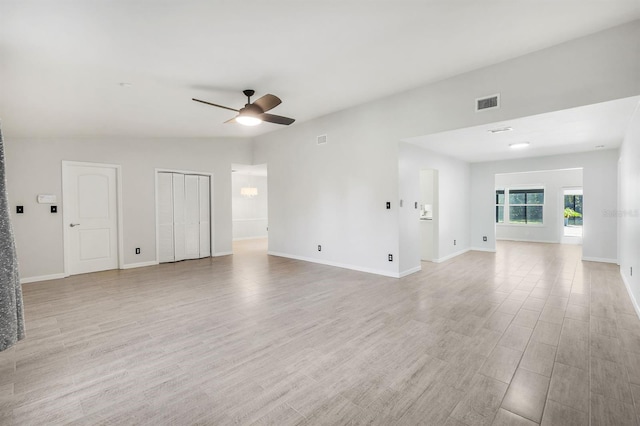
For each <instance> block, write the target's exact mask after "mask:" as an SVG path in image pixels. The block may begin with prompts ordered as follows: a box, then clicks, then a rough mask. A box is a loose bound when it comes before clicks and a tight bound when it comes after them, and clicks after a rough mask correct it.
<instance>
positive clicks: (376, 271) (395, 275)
mask: <svg viewBox="0 0 640 426" xmlns="http://www.w3.org/2000/svg"><path fill="white" fill-rule="evenodd" d="M267 254H269V255H271V256H278V257H286V258H288V259H295V260H303V261H305V262H311V263H319V264H321V265H327V266H335V267H336V268H344V269H351V270H353V271H359V272H368V273H370V274H376V275H383V276H385V277H392V278H400V274H399V273H397V272H389V271H383V270H380V269H372V268H363V267H361V266H357V265H348V264H345V263H337V262H330V261H327V260H322V259H314V258H312V257H304V256H296V255H293V254H288V253H280V252H276V251H269V252H267Z"/></svg>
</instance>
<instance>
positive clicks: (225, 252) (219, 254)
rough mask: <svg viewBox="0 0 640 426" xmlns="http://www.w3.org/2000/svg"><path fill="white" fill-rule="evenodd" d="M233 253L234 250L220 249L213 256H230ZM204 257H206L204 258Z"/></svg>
mask: <svg viewBox="0 0 640 426" xmlns="http://www.w3.org/2000/svg"><path fill="white" fill-rule="evenodd" d="M231 254H233V252H232V251H219V252H216V253H214V254H213V256H212V257H218V256H229V255H231ZM203 259H204V258H203Z"/></svg>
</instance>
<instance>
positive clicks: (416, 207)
mask: <svg viewBox="0 0 640 426" xmlns="http://www.w3.org/2000/svg"><path fill="white" fill-rule="evenodd" d="M414 208H415V209H416V210H418V202H417V201H416V204H415V205H414Z"/></svg>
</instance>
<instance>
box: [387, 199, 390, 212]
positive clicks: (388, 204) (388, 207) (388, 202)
mask: <svg viewBox="0 0 640 426" xmlns="http://www.w3.org/2000/svg"><path fill="white" fill-rule="evenodd" d="M390 208H391V201H387V210H389V209H390Z"/></svg>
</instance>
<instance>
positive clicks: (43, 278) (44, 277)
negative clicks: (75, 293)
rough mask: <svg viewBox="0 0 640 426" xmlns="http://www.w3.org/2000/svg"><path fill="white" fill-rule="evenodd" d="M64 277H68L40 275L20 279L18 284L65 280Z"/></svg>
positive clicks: (63, 275) (62, 275)
mask: <svg viewBox="0 0 640 426" xmlns="http://www.w3.org/2000/svg"><path fill="white" fill-rule="evenodd" d="M66 277H68V275H65V274H50V275H40V276H38V277H28V278H20V284H27V283H35V282H38V281H49V280H59V279H61V278H66Z"/></svg>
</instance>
